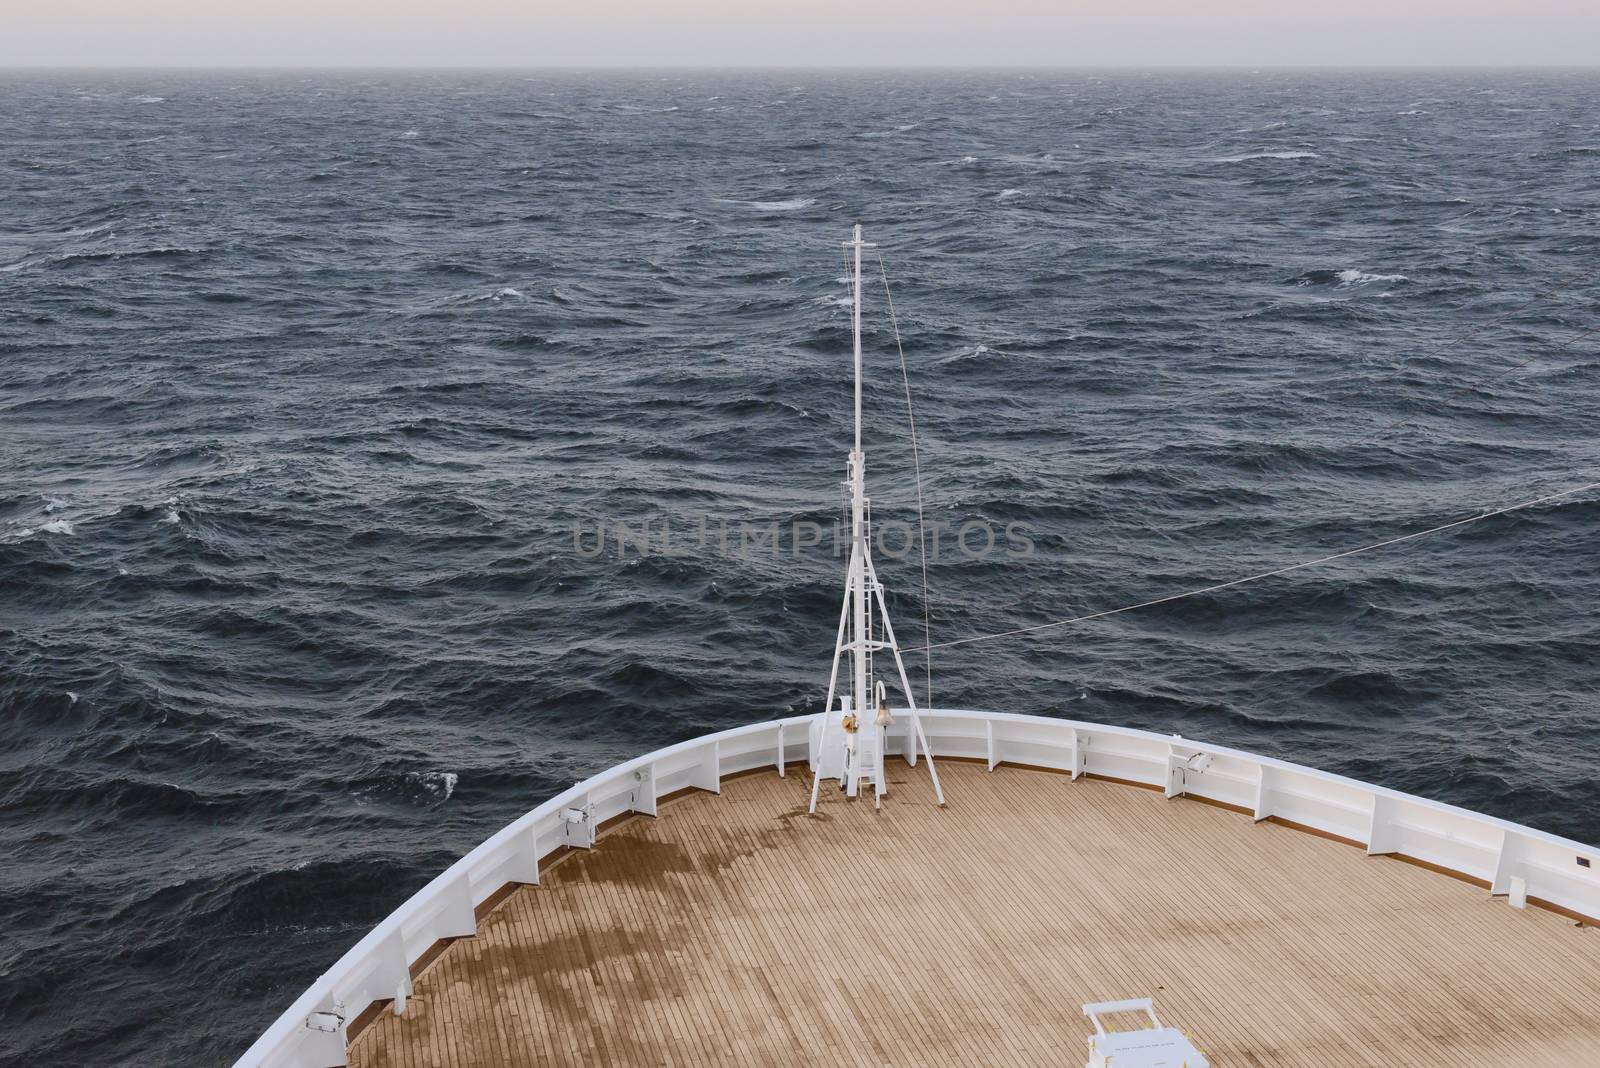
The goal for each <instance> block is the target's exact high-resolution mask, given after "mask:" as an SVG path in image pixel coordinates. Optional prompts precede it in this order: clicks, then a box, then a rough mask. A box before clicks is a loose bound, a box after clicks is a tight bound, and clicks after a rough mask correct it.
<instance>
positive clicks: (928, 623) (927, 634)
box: [857, 251, 939, 708]
mask: <svg viewBox="0 0 1600 1068" xmlns="http://www.w3.org/2000/svg"><path fill="white" fill-rule="evenodd" d="M877 257H878V273H879V274H880V275H881V276H882V277H883V299H884V303H885V304H887V305H888V308H889V325H890V326H892V327H893V328H894V347H895V349H896V350H897V351H898V352H899V353H900V381H901V382H902V383H904V385H905V389H906V419H907V420H908V421H909V422H910V424H911V469H912V472H913V474H914V476H915V479H916V485H917V552H918V553H919V554H920V555H921V557H922V651H923V652H926V651H927V650H929V649H937V648H939V647H938V646H936V645H934V644H933V622H932V619H931V618H930V616H929V609H928V537H927V533H926V530H925V528H924V526H923V523H922V454H921V452H920V451H919V450H918V448H917V417H916V415H915V414H913V413H912V411H911V375H910V373H909V372H908V371H907V370H906V349H905V346H904V345H903V344H901V342H900V322H899V320H898V319H896V318H895V314H894V297H893V296H892V295H891V294H890V293H889V269H888V268H887V267H885V266H884V263H883V253H882V252H881V251H879V252H878V253H877ZM857 299H859V296H858V298H857ZM922 659H923V670H924V673H925V676H926V678H927V688H928V703H927V704H926V705H925V706H924V707H926V708H932V707H933V657H931V656H925V657H923V658H922ZM906 696H907V697H910V696H911V695H910V694H907V695H906Z"/></svg>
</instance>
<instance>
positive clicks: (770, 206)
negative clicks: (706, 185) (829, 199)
mask: <svg viewBox="0 0 1600 1068" xmlns="http://www.w3.org/2000/svg"><path fill="white" fill-rule="evenodd" d="M816 202H817V199H816V197H791V198H790V199H788V200H729V199H727V198H724V197H718V198H717V203H719V204H735V205H737V206H739V207H741V208H750V209H752V210H753V211H800V210H801V209H803V208H809V207H810V206H811V205H813V204H815V203H816Z"/></svg>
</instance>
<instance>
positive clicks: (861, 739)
mask: <svg viewBox="0 0 1600 1068" xmlns="http://www.w3.org/2000/svg"><path fill="white" fill-rule="evenodd" d="M844 247H845V249H846V250H847V251H848V252H849V253H850V254H851V257H852V260H853V269H852V271H851V293H850V318H851V336H852V339H853V342H854V344H853V354H854V361H855V429H856V434H855V447H854V448H852V449H851V450H850V455H849V458H848V460H847V462H846V474H847V481H848V483H849V486H850V564H849V567H848V568H847V569H846V571H845V585H844V604H843V605H842V606H841V607H840V609H839V633H838V637H837V638H836V639H835V641H834V650H833V666H832V670H831V671H830V673H829V675H828V698H827V701H826V702H825V703H824V704H823V706H822V737H821V740H820V744H819V745H818V746H817V749H816V754H817V755H816V756H815V758H814V760H813V764H812V769H811V770H812V779H811V811H812V812H815V811H816V810H817V796H818V793H819V791H820V789H821V785H822V780H823V779H824V778H837V779H838V780H839V784H840V785H841V786H842V787H843V788H844V790H845V793H846V794H847V795H848V796H850V797H856V796H859V794H860V792H861V787H862V786H863V784H866V783H870V784H871V785H872V789H873V803H874V804H875V805H876V804H880V803H881V802H882V798H883V796H884V795H885V794H887V793H888V792H889V791H888V784H887V783H886V782H885V779H884V773H883V759H884V749H885V748H886V742H887V739H888V733H889V725H890V722H891V717H890V713H889V703H888V690H887V687H886V686H885V685H884V684H883V683H882V682H881V681H875V680H874V679H873V674H872V661H873V654H874V653H880V652H889V653H891V654H892V655H893V656H894V666H895V672H896V674H897V675H898V677H899V682H900V690H901V692H902V693H903V694H904V695H905V700H906V714H907V716H908V717H909V718H910V721H911V722H910V725H909V727H908V729H907V731H906V746H905V756H906V763H908V764H910V765H912V766H913V767H915V766H916V763H917V751H918V749H919V748H920V749H921V751H922V753H923V755H925V756H926V757H927V758H928V774H929V775H930V776H931V777H932V779H933V791H934V795H935V797H937V798H938V801H939V804H941V805H942V804H944V789H943V788H942V787H941V786H940V785H939V771H938V769H937V768H935V767H934V764H933V753H932V751H931V750H930V749H929V748H928V738H927V735H926V734H924V733H923V730H922V717H921V716H919V715H918V714H917V701H916V697H915V696H914V695H913V694H912V692H911V682H910V680H909V679H908V678H907V677H906V666H905V662H904V661H903V660H902V659H901V658H900V646H899V644H898V643H897V642H896V641H895V638H894V625H893V624H892V623H890V622H889V606H888V605H887V604H886V603H885V602H884V599H883V583H881V582H879V581H878V571H877V569H876V568H875V567H873V565H872V543H871V537H870V534H871V532H870V530H869V519H868V505H869V504H870V502H869V501H868V499H867V491H866V453H864V452H863V451H862V449H861V253H862V250H863V249H869V248H873V247H875V246H873V245H871V244H868V243H867V242H865V241H862V240H861V224H860V223H856V225H855V230H854V231H853V233H852V234H851V239H850V240H849V241H846V242H845V243H844ZM874 612H876V615H877V621H878V628H879V630H880V631H881V633H879V635H878V636H877V637H874V633H873V632H874V627H873V615H874ZM847 639H848V640H847ZM846 654H848V656H849V665H850V667H849V673H850V680H849V681H850V685H849V693H847V694H840V695H839V707H838V708H837V709H836V708H834V705H833V699H834V695H835V694H838V693H839V661H840V659H841V658H843V657H845V656H846ZM869 697H870V698H872V702H871V703H869Z"/></svg>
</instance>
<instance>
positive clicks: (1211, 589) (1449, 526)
mask: <svg viewBox="0 0 1600 1068" xmlns="http://www.w3.org/2000/svg"><path fill="white" fill-rule="evenodd" d="M1592 489H1600V482H1590V483H1587V484H1585V485H1582V486H1574V487H1572V488H1571V489H1564V490H1561V491H1560V492H1558V493H1547V494H1545V495H1544V496H1542V497H1534V498H1532V499H1531V500H1526V501H1519V502H1517V503H1516V504H1510V505H1507V506H1506V507H1504V508H1496V509H1494V510H1493V511H1489V512H1483V513H1482V514H1479V515H1472V516H1467V517H1466V518H1465V519H1457V520H1455V521H1454V522H1451V523H1445V524H1442V525H1440V526H1437V527H1429V528H1428V529H1427V530H1418V531H1413V532H1412V533H1410V534H1402V535H1400V536H1399V537H1396V538H1387V539H1385V540H1383V541H1377V542H1373V543H1372V544H1371V545H1362V546H1360V547H1359V548H1355V549H1346V550H1345V551H1344V552H1339V553H1333V554H1332V555H1330V556H1319V557H1317V558H1316V559H1315V560H1303V561H1301V562H1300V563H1297V564H1289V565H1287V566H1284V567H1278V568H1273V569H1272V570H1271V571H1262V572H1260V573H1259V574H1255V575H1246V576H1244V577H1243V578H1236V579H1232V580H1230V581H1228V582H1219V583H1217V584H1216V585H1214V586H1205V587H1202V588H1200V589H1197V590H1185V591H1184V592H1183V593H1174V594H1169V595H1168V596H1166V597H1157V598H1156V599H1155V600H1153V601H1141V602H1139V603H1138V604H1130V605H1124V606H1123V607H1121V608H1108V609H1105V610H1104V611H1100V612H1090V613H1089V614H1087V615H1082V616H1073V617H1072V618H1071V619H1060V620H1057V621H1055V622H1054V623H1040V624H1038V625H1037V626H1032V627H1018V628H1016V629H1014V630H1003V631H1000V632H998V633H995V634H979V635H975V636H973V637H971V638H958V639H956V640H955V641H949V642H940V643H939V644H937V645H934V644H932V643H929V644H925V645H923V646H921V647H920V648H916V649H907V650H906V652H908V653H925V652H928V651H929V650H933V649H948V648H950V647H951V646H955V645H970V644H972V643H973V642H987V641H993V640H994V639H996V638H1009V637H1012V636H1014V635H1018V634H1032V633H1034V632H1036V631H1041V630H1051V629H1053V628H1055V627H1065V626H1068V625H1069V624H1073V623H1087V622H1088V621H1089V620H1092V619H1104V618H1106V617H1107V616H1115V615H1121V614H1122V613H1123V612H1132V611H1135V610H1137V609H1140V608H1151V607H1153V606H1155V605H1158V604H1171V603H1172V602H1173V601H1181V600H1183V599H1184V598H1186V597H1198V596H1200V595H1201V594H1205V593H1215V592H1217V591H1218V590H1226V589H1229V588H1230V587H1233V586H1243V585H1244V584H1246V583H1248V582H1259V581H1261V580H1262V579H1269V578H1273V577H1275V576H1278V575H1287V574H1288V573H1289V572H1291V571H1300V570H1303V569H1304V568H1308V567H1316V566H1317V565H1318V564H1327V563H1332V562H1333V561H1335V560H1343V559H1345V558H1346V557H1350V556H1357V555H1359V554H1361V553H1366V552H1372V551H1373V550H1375V549H1384V548H1387V547H1389V546H1391V545H1399V544H1400V543H1401V542H1406V541H1414V540H1415V539H1417V538H1423V537H1427V536H1428V535H1429V534H1438V533H1440V532H1441V531H1445V530H1453V529H1455V528H1456V527H1464V526H1466V525H1467V524H1469V523H1476V522H1479V521H1480V520H1484V519H1492V518H1494V517H1495V516H1498V515H1505V514H1506V513H1507V512H1516V511H1519V510H1521V509H1523V508H1531V507H1533V506H1534V505H1536V504H1544V503H1545V502H1547V501H1554V500H1558V499H1560V498H1562V497H1570V496H1572V495H1573V494H1575V493H1583V492H1584V491H1585V490H1592Z"/></svg>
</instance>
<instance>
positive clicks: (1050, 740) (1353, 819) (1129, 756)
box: [235, 711, 1600, 1068]
mask: <svg viewBox="0 0 1600 1068" xmlns="http://www.w3.org/2000/svg"><path fill="white" fill-rule="evenodd" d="M922 717H923V725H924V728H925V729H926V731H927V734H928V741H929V744H930V746H931V747H932V749H933V752H934V754H935V756H936V757H940V756H946V757H965V758H969V759H975V760H981V761H984V762H985V763H986V764H987V765H988V767H990V768H991V769H992V768H994V767H995V766H997V765H998V764H1001V763H1012V764H1026V765H1033V766H1036V767H1045V768H1051V769H1055V770H1058V771H1063V772H1067V773H1069V774H1071V776H1072V777H1073V778H1078V777H1080V776H1083V775H1092V776H1097V777H1103V778H1113V779H1122V780H1126V781H1128V782H1135V783H1141V784H1144V785H1147V786H1154V787H1157V788H1160V789H1162V790H1163V791H1165V793H1166V795H1167V796H1168V797H1185V796H1187V797H1197V798H1204V799H1207V800H1210V801H1217V802H1221V803H1223V804H1225V805H1231V806H1234V807H1236V808H1240V809H1243V810H1244V811H1246V812H1249V813H1251V814H1253V816H1254V817H1255V819H1257V820H1263V819H1268V818H1272V819H1276V820H1281V821H1285V822H1288V823H1291V824H1294V825H1296V826H1299V827H1304V828H1309V829H1311V830H1315V831H1320V832H1323V833H1326V834H1331V835H1334V836H1337V837H1339V838H1344V839H1347V840H1349V841H1352V842H1355V843H1357V844H1359V845H1363V846H1365V847H1366V849H1367V852H1368V853H1372V854H1387V853H1393V854H1399V855H1402V856H1405V857H1408V858H1411V859H1414V860H1419V861H1422V862H1424V863H1427V864H1430V865H1435V866H1437V867H1441V868H1445V869H1448V870H1450V871H1452V872H1455V873H1457V874H1460V875H1464V876H1466V877H1468V878H1469V879H1472V880H1476V881H1478V882H1480V883H1482V884H1484V885H1486V886H1487V887H1488V888H1489V890H1490V892H1491V893H1494V894H1504V895H1507V896H1508V897H1509V898H1510V900H1511V902H1512V903H1513V904H1518V905H1520V904H1522V903H1524V902H1526V901H1534V902H1535V903H1538V904H1544V905H1548V906H1554V907H1556V908H1558V909H1563V910H1567V911H1570V912H1573V913H1577V914H1579V915H1582V916H1585V917H1600V849H1596V848H1595V847H1592V846H1585V845H1581V844H1579V843H1577V842H1572V841H1568V840H1567V839H1564V838H1558V837H1556V836H1555V835H1551V834H1545V833H1544V832H1542V831H1536V830H1533V829H1531V828H1528V827H1523V826H1520V825H1518V824H1515V823H1509V822H1507V821H1505V820H1500V819H1495V818H1493V817H1491V816H1484V815H1480V814H1478V813H1475V812H1469V811H1467V810H1465V809H1460V808H1456V807H1454V806H1452V805H1446V804H1441V803H1440V802H1437V801H1429V800H1426V799H1424V798H1420V797H1414V796H1412V795H1410V794H1403V793H1399V792H1397V791H1394V790H1386V789H1384V788H1382V787H1378V786H1371V785H1368V784H1366V783H1362V782H1357V781H1356V780H1354V779H1347V778H1344V777H1342V776H1339V775H1330V774H1328V773H1326V772H1321V771H1316V770H1313V769H1311V768H1305V767H1301V766H1299V765H1297V764H1290V763H1287V762H1285V761H1282V760H1273V759H1271V758H1269V757H1260V756H1254V755H1252V754H1249V753H1243V752H1240V751H1238V750H1235V749H1228V748H1225V747H1223V746H1217V745H1209V744H1206V743H1204V742H1197V741H1194V740H1192V739H1187V738H1181V737H1178V736H1177V735H1171V736H1168V735H1160V734H1153V733H1151V732H1149V731H1140V730H1133V729H1130V728H1126V727H1111V726H1105V725H1102V724H1092V723H1077V722H1073V721H1070V720H1058V719H1046V718H1044V717H1040V716H1021V715H1011V714H1006V713H991V712H971V711H933V712H923V713H922ZM818 722H819V721H818V720H817V719H816V717H813V716H796V717H793V718H790V719H783V720H775V721H772V722H768V723H757V724H752V725H750V726H747V727H738V728H735V729H734V730H729V731H722V732H721V733H718V734H710V735H706V736H705V737H703V738H696V739H693V740H691V741H687V742H682V743H680V744H678V745H673V746H668V747H667V748H665V749H659V750H657V751H656V752H654V753H650V754H648V755H646V756H642V757H639V758H637V759H635V760H630V761H628V762H626V763H624V764H619V765H617V766H616V767H614V768H610V769H608V770H606V771H603V772H601V773H600V774H598V775H595V776H593V777H591V778H588V779H585V780H584V781H583V782H581V783H578V784H577V785H576V786H573V787H572V788H571V789H568V790H565V791H563V792H562V793H560V794H557V795H556V796H555V797H552V798H551V799H550V800H548V801H546V802H545V803H544V804H542V805H540V806H539V807H538V808H535V809H534V810H533V811H532V812H529V813H527V814H526V815H524V816H522V817H521V818H520V819H517V820H516V821H514V822H513V823H511V824H510V825H509V826H507V827H505V828H503V829H501V830H500V831H499V833H497V834H495V835H494V836H493V837H491V838H489V839H488V840H487V841H485V842H484V843H483V844H482V845H480V846H478V847H477V848H476V849H474V850H473V851H472V852H470V853H468V854H467V855H466V856H464V857H462V858H461V859H460V860H458V861H456V862H455V863H454V864H452V865H451V866H450V867H449V868H447V869H446V870H445V871H444V872H443V873H442V874H440V875H439V876H438V878H436V879H434V880H433V881H432V882H430V883H428V885H427V886H424V887H423V888H422V889H421V890H419V891H417V892H416V893H415V894H413V895H412V896H411V899H410V900H408V901H407V902H405V904H403V905H401V906H400V907H399V908H398V909H396V910H395V911H394V912H393V913H392V914H390V916H389V917H388V918H387V919H385V920H384V921H383V922H382V923H380V924H378V926H377V927H375V928H373V929H372V931H371V932H369V933H368V934H367V936H366V937H365V938H363V939H361V941H360V942H357V943H356V944H355V946H353V947H352V948H351V949H350V951H349V952H347V953H346V954H345V955H344V956H342V957H340V958H339V960H338V961H337V962H336V963H335V964H334V965H333V967H331V968H329V969H328V970H327V971H326V972H324V973H323V974H322V975H321V976H320V977H319V978H318V979H317V981H316V982H315V983H313V984H312V985H311V987H310V989H308V990H307V991H306V992H305V993H304V994H302V995H301V996H300V998H299V1000H297V1001H296V1002H295V1003H294V1004H293V1005H292V1006H290V1008H289V1010H288V1011H287V1012H285V1013H284V1014H283V1015H282V1016H280V1017H279V1018H278V1019H277V1020H276V1021H275V1022H274V1023H273V1024H272V1026H271V1027H269V1028H268V1029H267V1030H266V1032H265V1033H264V1034H262V1036H261V1037H260V1038H259V1039H257V1040H256V1042H255V1044H254V1045H252V1046H251V1047H250V1048H249V1049H248V1050H247V1051H246V1052H245V1054H244V1056H242V1057H240V1058H239V1060H238V1061H237V1062H235V1068H258V1066H259V1068H327V1066H330V1065H341V1064H344V1063H345V1042H346V1030H347V1028H348V1025H349V1024H350V1023H351V1022H352V1021H353V1019H354V1018H355V1017H356V1016H358V1015H360V1014H361V1013H362V1012H363V1011H365V1010H367V1009H368V1007H369V1006H370V1005H372V1004H373V1003H374V1002H379V1001H384V1000H387V999H391V998H392V999H394V1005H393V1007H392V1008H390V1009H386V1010H385V1011H403V1010H404V1007H405V1002H406V998H407V997H409V995H410V993H411V966H412V965H413V964H414V963H415V962H416V961H417V960H418V959H419V958H421V957H422V956H423V955H424V954H425V953H427V952H428V951H429V949H431V948H432V947H433V946H434V945H435V944H436V943H438V942H440V941H442V940H445V939H451V938H460V937H465V936H469V935H472V934H474V933H475V932H476V928H477V921H476V916H475V912H474V910H475V909H476V908H477V906H479V905H481V904H482V903H484V902H485V901H487V900H489V899H490V898H491V897H493V896H494V895H495V894H496V893H497V892H498V891H500V890H501V889H502V888H503V887H505V886H506V885H507V884H508V883H537V882H538V881H539V865H540V862H541V861H542V860H543V859H544V858H546V857H548V856H550V855H551V854H553V853H558V852H559V851H561V850H562V849H564V848H587V847H588V846H590V845H592V844H593V843H594V836H595V832H596V829H597V828H598V827H599V826H600V825H601V824H603V823H605V822H606V821H607V820H610V819H612V818H614V817H617V816H622V815H625V814H628V813H635V812H637V813H645V814H648V815H654V814H655V811H656V801H657V799H659V798H661V797H664V796H666V795H668V794H672V793H675V792H677V791H679V790H682V789H685V788H695V789H700V790H710V791H713V792H716V791H718V790H719V789H720V784H721V780H722V778H723V777H724V776H726V775H731V774H735V773H737V772H742V771H750V770H753V769H756V768H764V767H773V768H780V769H781V768H782V767H784V766H785V765H787V764H790V763H796V762H801V761H809V760H810V758H811V753H812V746H813V745H814V744H815V743H816V735H817V734H818V731H816V730H815V729H814V728H815V727H816V726H817V724H818ZM895 723H896V727H895V728H894V729H893V730H892V732H891V736H890V744H889V748H890V751H891V752H903V751H904V745H905V734H904V730H905V724H906V717H905V716H903V715H899V716H897V717H896V720H895Z"/></svg>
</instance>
